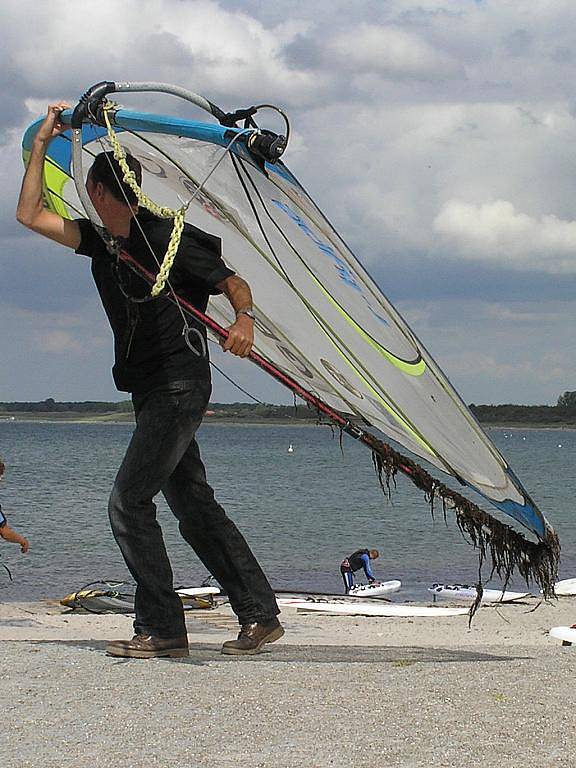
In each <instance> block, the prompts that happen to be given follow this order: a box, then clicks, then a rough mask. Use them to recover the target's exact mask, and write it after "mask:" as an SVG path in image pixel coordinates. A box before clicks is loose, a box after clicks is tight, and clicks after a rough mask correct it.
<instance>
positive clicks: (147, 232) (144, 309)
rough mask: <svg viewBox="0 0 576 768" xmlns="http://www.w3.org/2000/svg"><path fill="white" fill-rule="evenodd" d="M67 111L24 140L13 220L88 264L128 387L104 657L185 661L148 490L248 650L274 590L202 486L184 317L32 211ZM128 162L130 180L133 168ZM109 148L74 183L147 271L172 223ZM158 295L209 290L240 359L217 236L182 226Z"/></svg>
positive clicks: (200, 298)
mask: <svg viewBox="0 0 576 768" xmlns="http://www.w3.org/2000/svg"><path fill="white" fill-rule="evenodd" d="M67 106H68V105H66V104H64V103H59V104H53V105H51V106H50V107H49V108H48V114H47V117H46V119H45V120H44V122H43V123H42V125H41V126H40V128H39V129H38V132H37V134H36V137H35V139H34V143H33V148H32V153H31V156H30V160H29V164H28V168H27V170H26V173H25V176H24V181H23V184H22V191H21V193H20V200H19V203H18V210H17V218H18V220H19V221H20V222H21V223H22V224H24V225H25V226H27V227H28V228H30V229H32V230H34V231H35V232H38V233H39V234H41V235H44V236H45V237H48V238H50V239H51V240H55V241H56V242H58V243H61V244H62V245H65V246H67V247H69V248H73V249H74V250H75V251H76V253H79V254H82V255H86V256H89V257H90V258H91V260H92V276H93V278H94V281H95V283H96V287H97V289H98V292H99V294H100V297H101V300H102V303H103V305H104V309H105V311H106V314H107V316H108V319H109V321H110V324H111V326H112V330H113V332H114V341H115V365H114V368H113V375H114V380H115V383H116V386H117V388H118V389H119V390H120V391H127V392H130V393H131V395H132V401H133V404H134V411H135V415H136V428H135V431H134V433H133V435H132V439H131V442H130V445H129V446H128V449H127V452H126V455H125V457H124V460H123V462H122V465H121V467H120V470H119V472H118V475H117V477H116V481H115V483H114V487H113V489H112V493H111V496H110V502H109V515H110V521H111V526H112V531H113V533H114V536H115V538H116V541H117V543H118V545H119V546H120V549H121V551H122V554H123V556H124V559H125V561H126V564H127V566H128V568H129V570H130V572H131V573H132V576H133V577H134V579H135V580H136V582H137V589H136V596H135V613H136V618H135V622H134V630H135V636H134V637H133V638H132V640H118V641H113V642H111V643H109V644H108V646H107V649H106V650H107V652H108V654H110V655H112V656H130V657H137V658H151V657H155V656H185V655H188V639H187V636H186V627H185V623H184V613H183V608H182V603H181V600H180V598H179V597H178V596H177V595H176V593H175V592H174V590H173V583H172V581H173V577H172V569H171V566H170V562H169V560H168V556H167V553H166V549H165V546H164V541H163V537H162V531H161V529H160V526H159V525H158V523H157V521H156V506H155V504H154V502H153V498H154V496H155V495H156V494H158V493H159V492H160V491H162V493H163V494H164V496H165V498H166V500H167V501H168V504H169V506H170V508H171V510H172V512H173V513H174V515H175V516H176V518H177V519H178V521H179V528H180V533H181V534H182V536H183V538H184V539H185V540H186V541H187V542H188V543H189V544H190V545H191V546H192V547H193V549H194V550H195V552H196V554H197V555H198V557H199V558H200V560H201V561H202V562H203V564H204V565H205V566H206V568H208V570H209V571H210V572H211V573H212V574H213V575H214V576H215V577H216V579H217V580H218V581H219V582H220V584H221V585H222V587H223V588H224V589H225V590H226V592H227V593H228V596H229V598H230V604H231V606H232V608H233V610H234V611H235V612H236V614H237V616H238V620H239V623H240V625H241V628H240V633H239V635H238V639H237V640H230V641H227V642H226V643H224V645H223V647H222V652H223V653H228V654H252V653H258V652H259V651H260V650H261V649H262V648H263V646H264V645H265V644H266V643H272V642H274V641H275V640H278V639H279V638H280V637H281V636H282V635H283V634H284V630H283V628H282V626H281V625H280V623H279V621H278V619H277V614H278V613H279V610H278V606H277V604H276V600H275V597H274V593H273V592H272V589H271V587H270V585H269V583H268V581H267V579H266V577H265V575H264V573H263V572H262V570H261V568H260V566H259V564H258V562H257V561H256V559H255V557H254V555H253V554H252V552H251V550H250V548H249V547H248V544H247V543H246V541H245V539H244V538H243V536H242V534H241V533H240V532H239V530H238V529H237V528H236V526H235V524H234V523H233V522H232V521H231V520H230V519H229V518H228V517H227V516H226V513H225V512H224V510H223V509H222V507H221V506H220V505H219V504H218V502H217V501H216V500H215V498H214V492H213V490H212V488H211V487H210V485H209V484H208V482H207V480H206V473H205V469H204V465H203V463H202V460H201V458H200V452H199V448H198V445H197V443H196V439H195V434H196V431H197V429H198V427H199V426H200V423H201V421H202V417H203V415H204V411H205V409H206V406H207V404H208V400H209V397H210V393H211V381H210V367H209V361H208V355H207V345H206V331H205V329H204V328H203V326H201V325H200V324H199V323H198V324H197V323H195V322H194V321H192V320H190V321H189V324H190V327H189V328H188V329H187V333H186V334H183V319H182V316H181V314H180V311H179V309H178V307H177V306H175V305H174V304H173V303H172V302H171V301H170V300H169V299H168V298H167V297H166V296H165V295H163V294H161V295H160V296H159V297H158V298H156V299H153V300H151V299H150V294H149V289H148V287H147V284H146V283H144V281H143V280H142V279H141V278H140V277H139V276H137V275H135V274H134V273H133V272H132V271H131V270H130V268H129V267H127V266H126V265H125V264H124V263H123V262H121V261H120V260H118V259H116V258H115V257H113V256H111V255H110V254H109V253H108V251H107V249H106V247H105V245H104V242H103V240H102V239H101V237H100V236H99V235H98V233H97V232H96V230H95V229H94V228H93V226H92V224H91V222H90V221H89V220H87V219H79V220H76V221H70V220H68V219H64V218H62V217H60V216H59V215H58V214H56V213H53V212H51V211H49V210H47V209H45V208H44V207H43V202H42V174H43V166H44V160H45V156H46V150H47V147H48V144H49V142H50V140H51V139H52V138H53V137H55V136H58V135H59V134H60V133H62V132H63V131H64V130H65V129H66V128H65V126H63V125H62V123H61V122H60V119H59V116H60V113H61V111H62V110H63V109H65V108H66V107H67ZM127 162H128V163H129V165H130V168H131V170H132V171H133V173H134V175H135V176H136V179H137V181H138V183H140V179H141V168H140V164H139V163H138V161H137V160H136V159H135V158H133V157H129V158H128V159H127ZM121 178H122V172H121V170H120V167H119V164H118V163H117V162H116V161H115V160H114V159H113V157H111V153H106V154H101V155H99V156H98V157H96V159H95V161H94V164H93V166H92V168H91V169H90V172H89V174H88V179H87V182H86V187H87V191H88V194H89V196H90V199H91V201H92V204H93V205H94V208H95V209H96V212H97V213H98V215H99V216H100V218H101V220H102V222H103V224H104V226H105V228H106V230H107V231H108V233H109V234H110V235H111V236H112V237H113V238H115V239H116V240H117V241H118V242H122V243H123V244H124V246H125V247H126V249H127V251H128V252H129V253H130V255H131V256H132V257H133V258H134V259H135V260H136V261H137V262H138V263H140V264H141V265H142V266H143V267H145V268H146V269H148V270H149V271H153V272H157V271H158V266H157V263H158V258H159V259H162V257H163V255H164V253H165V252H166V247H167V243H168V240H169V238H170V231H171V224H170V223H169V222H167V221H166V220H161V219H158V218H156V217H155V216H153V215H151V214H148V213H147V212H145V211H142V210H141V209H139V208H138V205H137V199H136V196H135V195H134V192H133V191H132V190H131V189H130V187H129V186H128V185H126V184H125V183H124V182H122V181H120V179H121ZM170 280H171V283H170V284H171V287H173V288H174V290H175V291H176V292H178V293H180V294H182V295H183V296H185V297H186V299H187V300H188V301H189V302H190V303H192V304H193V305H194V306H195V307H197V308H198V309H199V310H201V311H204V310H205V309H206V305H207V303H208V299H209V296H210V294H217V293H221V292H223V293H224V294H225V295H226V297H227V299H228V300H229V301H230V304H231V305H232V307H233V309H234V310H235V313H236V321H235V322H234V323H233V324H232V325H231V326H230V328H229V329H228V338H227V340H226V342H225V343H224V345H223V347H224V350H225V351H230V352H232V354H235V355H238V356H240V357H246V356H247V355H248V354H249V353H250V350H251V348H252V344H253V339H254V327H253V322H254V319H253V315H252V311H251V310H252V296H251V292H250V288H249V286H248V284H247V283H246V282H245V281H244V280H243V279H242V278H240V277H239V276H238V275H236V274H234V272H232V270H230V269H228V267H227V266H226V265H225V264H224V262H223V261H222V258H221V255H220V241H219V240H218V239H217V238H215V237H213V236H211V235H208V234H207V233H205V232H202V231H201V230H199V229H196V228H195V227H192V226H189V225H186V226H185V229H184V233H183V235H182V239H181V242H180V246H179V248H178V252H177V255H176V259H175V262H174V267H173V270H172V272H171V276H170Z"/></svg>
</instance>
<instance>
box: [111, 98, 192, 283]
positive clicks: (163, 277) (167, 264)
mask: <svg viewBox="0 0 576 768" xmlns="http://www.w3.org/2000/svg"><path fill="white" fill-rule="evenodd" d="M114 106H115V105H114V104H113V103H112V102H107V103H106V105H105V106H104V110H103V111H104V122H105V123H106V130H107V131H108V139H109V140H110V144H111V145H112V149H113V151H114V159H115V160H116V161H117V162H118V165H119V166H120V168H121V170H122V173H123V174H124V175H123V177H122V181H124V183H126V184H127V185H128V186H129V187H130V189H131V190H132V192H134V194H135V195H136V198H137V199H138V203H139V204H140V205H141V206H142V207H143V208H146V209H147V210H149V211H150V212H151V213H153V214H154V215H155V216H159V217H160V218H162V219H174V226H173V227H172V234H171V235H170V240H169V241H168V248H167V249H166V254H165V255H164V258H163V259H162V264H161V266H160V271H159V272H158V274H157V275H156V282H155V283H154V285H153V286H152V290H151V291H150V293H151V294H152V296H158V294H159V293H160V292H161V291H162V290H163V288H164V286H165V285H166V281H167V280H168V276H169V274H170V270H171V269H172V265H173V264H174V259H175V258H176V253H177V251H178V246H179V245H180V239H181V237H182V230H183V229H184V216H185V215H186V208H187V206H185V205H183V206H182V208H178V209H176V210H173V209H172V208H166V207H165V206H162V205H156V203H155V202H154V201H153V200H151V199H150V198H149V197H148V196H147V195H145V194H144V192H143V191H142V190H141V189H140V187H139V186H138V182H137V181H136V176H135V174H134V171H132V170H131V169H130V167H129V166H128V163H127V162H126V153H125V152H124V149H123V147H122V145H121V144H120V142H119V141H118V138H117V137H116V132H115V131H114V129H113V128H112V125H111V124H110V118H109V117H108V111H109V110H110V109H112V108H113V107H114Z"/></svg>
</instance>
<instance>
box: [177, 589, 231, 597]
mask: <svg viewBox="0 0 576 768" xmlns="http://www.w3.org/2000/svg"><path fill="white" fill-rule="evenodd" d="M176 594H177V595H180V597H209V596H210V595H219V594H220V590H219V589H218V587H181V588H178V589H177V590H176Z"/></svg>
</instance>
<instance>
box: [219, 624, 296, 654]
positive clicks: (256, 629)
mask: <svg viewBox="0 0 576 768" xmlns="http://www.w3.org/2000/svg"><path fill="white" fill-rule="evenodd" d="M283 634H284V628H283V627H282V624H280V622H279V621H278V619H276V618H274V619H272V621H267V622H266V623H265V624H259V623H257V622H254V623H253V624H242V626H241V627H240V632H239V634H238V639H237V640H227V641H226V642H225V643H224V644H223V646H222V653H230V654H235V655H236V656H241V655H243V654H254V653H260V651H261V650H262V648H263V647H264V646H265V645H266V643H274V642H276V640H280V638H281V637H282V635H283Z"/></svg>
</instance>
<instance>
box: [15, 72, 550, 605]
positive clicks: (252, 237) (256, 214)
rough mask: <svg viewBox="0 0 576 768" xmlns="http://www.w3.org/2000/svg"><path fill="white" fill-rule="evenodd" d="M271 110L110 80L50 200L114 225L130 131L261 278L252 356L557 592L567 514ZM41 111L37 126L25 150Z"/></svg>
mask: <svg viewBox="0 0 576 768" xmlns="http://www.w3.org/2000/svg"><path fill="white" fill-rule="evenodd" d="M132 92H134V93H139V92H159V93H165V94H170V95H172V96H176V97H179V98H183V99H185V100H187V101H189V102H192V103H194V104H195V105H196V106H198V107H200V108H202V109H204V110H205V111H207V112H208V113H210V114H211V115H212V117H213V118H216V119H217V120H218V121H219V122H218V123H207V122H205V121H197V120H190V119H187V118H183V117H179V116H177V115H174V114H172V115H160V114H151V113H145V112H136V111H132V110H128V109H125V108H124V107H121V106H119V105H117V104H113V103H110V102H109V101H108V97H109V95H110V94H112V93H132ZM104 110H106V118H107V121H108V122H109V123H110V125H111V128H110V129H107V128H106V126H105V120H104V118H103V111H104ZM257 110H258V108H257V107H252V108H250V109H247V110H239V111H238V112H235V113H224V112H223V111H222V110H221V109H220V108H219V107H217V106H215V105H214V104H212V103H211V102H209V101H207V100H206V99H204V98H203V97H201V96H198V95H196V94H193V93H191V92H189V91H186V90H184V89H182V88H179V87H177V86H170V85H166V84H159V83H113V82H103V83H99V84H97V85H96V86H93V87H92V88H91V89H89V90H88V91H87V92H86V93H85V94H84V96H83V97H82V98H81V100H80V101H79V103H78V105H77V107H76V109H75V110H74V112H71V111H69V112H65V113H63V115H62V120H63V121H64V122H69V123H70V125H71V129H70V132H66V133H64V134H62V135H61V136H59V137H57V138H56V139H55V140H53V141H52V143H51V144H50V147H49V150H48V154H47V159H46V164H45V171H44V180H45V201H46V205H47V206H48V207H50V208H51V209H52V210H54V211H55V212H57V213H59V214H60V215H62V216H65V217H68V218H72V219H73V218H78V217H81V216H85V215H88V216H89V218H91V219H92V221H93V222H94V223H95V224H96V225H98V226H101V222H99V220H98V217H97V214H96V212H95V211H94V209H93V208H92V206H91V203H90V201H89V199H88V197H87V195H86V193H85V187H84V182H85V175H86V172H87V169H88V167H89V165H90V164H91V162H92V160H93V158H94V156H95V155H97V154H99V153H100V152H102V151H108V150H110V149H111V148H113V146H114V144H115V143H116V142H119V143H120V145H121V147H122V151H125V152H129V153H131V154H132V155H134V156H135V157H136V158H137V159H138V160H139V161H140V163H141V165H142V169H143V181H142V189H143V191H144V192H145V194H146V195H147V196H148V198H150V199H152V200H154V201H155V203H156V204H158V205H161V206H164V207H166V208H169V209H173V210H174V211H176V210H178V209H180V210H183V212H184V218H185V219H186V220H187V221H189V222H190V223H193V224H194V225H195V226H197V227H199V228H201V229H203V230H205V231H207V232H209V233H211V234H213V235H216V236H218V237H220V238H221V239H222V243H223V254H224V258H225V260H226V261H227V263H228V264H229V265H230V267H231V268H232V269H234V270H235V271H237V272H238V274H240V275H241V276H242V277H243V278H245V279H246V280H247V281H248V283H249V284H250V286H251V287H252V289H253V293H254V297H255V312H256V337H255V345H254V352H253V353H252V355H251V359H252V361H253V362H256V363H257V364H258V365H259V366H260V367H261V368H263V369H264V370H265V371H266V372H267V373H268V374H270V375H272V376H274V377H275V378H276V379H277V380H278V381H280V382H281V383H283V384H284V385H285V386H287V387H289V388H290V389H291V390H292V391H293V392H295V393H296V394H297V395H298V396H300V397H301V398H302V399H304V400H305V401H306V402H308V403H309V404H311V405H312V406H313V407H315V408H317V409H318V411H319V412H320V413H322V414H324V415H326V416H328V417H329V418H330V419H331V420H332V421H333V422H334V423H335V424H337V425H338V426H339V427H340V428H341V429H343V431H345V432H346V433H348V434H349V435H351V436H352V437H354V438H356V439H358V440H360V441H361V442H362V443H364V444H365V445H367V446H368V447H369V448H370V449H371V450H372V453H373V458H374V461H375V463H376V466H377V469H378V472H379V475H380V480H381V482H382V484H383V485H384V486H385V487H389V484H390V480H391V479H393V478H394V477H395V475H396V473H398V472H400V473H402V474H404V475H406V476H407V477H408V478H410V480H411V481H412V482H413V483H415V484H416V485H417V486H418V487H419V488H421V489H422V490H423V491H424V493H425V494H426V496H427V497H428V500H429V501H430V502H431V503H432V504H433V503H434V501H435V500H436V499H440V500H441V503H442V504H443V505H444V509H446V508H450V509H452V510H453V511H454V513H455V514H456V518H457V522H458V525H459V526H460V528H461V530H462V531H463V533H464V534H465V535H466V536H467V537H468V538H469V539H470V540H471V541H472V543H474V544H475V545H476V546H477V547H479V550H480V558H481V561H482V562H484V561H485V560H486V559H487V560H488V562H489V564H490V566H491V568H492V570H493V571H496V572H497V573H498V574H499V575H500V576H502V577H503V578H504V579H505V581H507V580H508V578H509V576H510V575H511V573H512V571H513V570H515V569H518V570H519V572H520V573H521V575H523V576H524V577H525V579H526V580H527V581H528V580H530V579H534V580H535V581H536V582H537V583H538V584H539V585H540V586H541V588H542V589H543V591H544V593H545V594H546V595H549V594H553V584H554V581H555V580H556V572H557V566H558V559H559V543H558V538H557V536H556V534H555V532H554V530H553V528H552V526H551V525H550V524H549V523H548V521H547V520H546V518H545V517H544V515H543V514H542V512H541V511H540V510H539V509H538V507H537V505H536V504H535V503H534V501H533V500H532V499H531V498H530V496H529V494H528V492H527V491H526V490H525V488H524V487H523V486H522V484H521V482H520V481H519V480H518V478H517V477H516V476H515V474H514V473H513V471H512V469H511V468H510V466H509V465H508V463H507V461H506V460H505V458H504V457H503V456H502V454H501V453H500V452H499V450H498V449H497V448H496V446H495V445H494V444H493V443H492V441H491V440H490V438H489V437H488V435H487V434H486V433H485V432H484V431H483V430H482V428H481V427H480V425H479V424H478V423H477V421H476V419H475V418H474V416H473V415H472V413H471V412H470V411H469V409H468V408H467V407H466V405H465V404H464V402H463V401H462V399H461V398H460V397H459V395H458V394H457V393H456V391H455V390H454V388H453V387H452V385H451V384H450V382H449V381H448V379H447V378H446V376H445V375H444V374H443V373H442V371H441V370H440V368H439V367H438V365H437V364H436V363H435V362H434V360H433V359H432V357H431V355H430V354H429V353H428V352H427V351H426V350H425V349H424V347H423V345H422V344H421V343H420V342H419V340H418V339H417V338H416V336H415V335H414V333H413V332H412V331H411V329H410V328H409V327H408V325H407V324H406V322H405V321H404V320H403V318H402V317H401V316H400V315H399V313H398V312H397V311H396V310H395V308H394V307H393V306H392V304H391V303H390V302H389V301H388V300H387V299H386V297H385V296H384V295H383V294H382V292H381V291H380V289H379V287H378V286H377V284H376V283H375V281H374V280H373V279H372V278H371V276H370V275H369V273H368V272H367V271H366V269H365V268H364V267H363V266H362V264H361V262H360V261H359V260H358V259H357V258H356V257H355V256H354V254H353V253H352V252H351V250H350V249H349V247H348V246H347V245H346V243H345V242H344V240H343V239H342V238H341V237H340V235H339V234H338V233H337V232H336V230H335V229H334V227H333V226H332V225H331V224H330V222H329V221H328V220H327V218H326V217H325V216H324V215H323V214H322V212H321V211H320V209H319V208H318V206H317V205H316V204H315V203H314V201H313V200H312V199H311V197H310V196H309V195H308V194H307V192H306V191H305V189H304V188H303V186H302V185H301V184H300V183H299V181H298V180H297V179H296V178H295V176H294V175H293V174H292V173H291V172H290V170H289V169H288V167H287V166H286V165H285V164H284V163H283V162H282V161H281V160H280V159H279V158H280V155H281V154H282V151H283V149H284V147H285V144H286V137H283V136H279V135H276V134H272V133H271V132H263V131H260V130H259V129H258V127H257V126H256V124H255V122H254V115H255V113H256V112H257ZM242 121H244V126H243V127H242V126H238V125H237V123H239V122H242ZM39 122H40V121H38V122H36V123H34V124H33V125H32V126H30V128H29V129H28V131H27V132H26V134H25V136H24V140H23V153H24V160H25V161H26V159H27V156H28V154H29V152H30V149H31V145H32V141H33V138H34V135H35V133H36V130H37V128H38V125H39ZM99 231H101V233H102V235H103V236H104V237H105V238H106V237H107V234H106V233H105V231H103V230H102V229H100V230H99ZM108 241H109V245H110V248H111V250H112V251H113V252H114V256H115V258H121V259H123V260H125V261H127V262H129V263H131V265H132V267H133V269H134V270H136V271H138V272H139V273H140V274H141V276H142V277H143V278H144V279H145V280H147V281H148V282H149V283H150V284H151V285H152V284H153V283H154V282H155V280H156V275H154V274H147V273H145V271H144V270H142V268H141V266H140V265H139V264H138V263H137V262H136V261H135V260H134V258H133V257H132V255H131V254H128V253H126V252H125V251H123V250H122V248H121V246H120V245H119V244H117V243H116V244H115V243H113V242H111V241H110V238H108ZM165 295H167V296H168V297H169V298H171V300H173V301H175V302H177V303H178V304H179V305H180V306H181V307H182V308H183V310H184V311H185V312H189V313H191V314H194V315H195V316H196V317H199V316H200V315H201V313H198V312H197V310H195V309H194V308H193V307H191V306H190V305H187V303H186V302H185V301H183V300H182V299H181V297H178V296H175V295H174V294H172V293H171V291H170V290H169V287H168V288H167V291H166V293H165ZM200 319H201V320H202V322H204V323H205V324H206V325H207V326H208V327H209V328H210V329H211V330H212V332H213V333H214V334H216V335H219V336H223V335H225V334H226V331H225V330H224V329H225V328H226V327H227V326H229V325H230V324H231V323H232V322H233V321H234V314H233V310H232V308H231V306H230V305H229V303H228V301H227V300H226V299H225V298H222V297H213V298H212V299H211V302H210V308H209V313H208V316H204V315H201V316H200ZM365 425H368V426H370V425H371V426H372V427H375V428H377V429H379V430H380V431H381V432H382V433H383V434H384V435H386V436H388V437H389V438H392V439H393V440H394V441H396V442H397V443H399V444H400V445H401V446H404V447H405V448H407V449H408V450H409V451H410V452H411V453H412V454H413V455H414V456H415V457H418V458H421V459H425V460H426V461H427V462H428V463H429V464H431V465H433V467H435V468H437V469H439V470H442V472H444V473H447V474H448V475H451V476H452V477H453V478H455V479H456V480H457V482H458V483H459V484H460V485H461V486H463V487H467V488H470V489H472V490H474V491H475V492H477V493H478V494H480V495H481V496H482V497H483V498H484V499H485V500H486V501H488V502H490V503H491V504H492V505H493V506H494V507H496V508H497V509H498V510H500V512H502V513H503V514H504V515H507V516H509V517H511V518H513V519H514V521H515V522H516V523H518V524H519V525H520V526H523V527H524V528H525V529H527V531H529V533H530V534H532V536H531V537H530V538H527V537H526V536H524V535H523V534H522V533H520V532H519V531H518V530H516V529H515V528H513V527H511V526H509V525H507V524H505V523H504V522H502V521H501V520H499V519H497V518H496V517H494V516H493V515H490V514H488V513H487V512H485V511H482V510H481V509H480V508H479V507H478V506H477V505H476V504H475V503H474V502H473V501H472V500H471V499H470V498H468V497H467V496H464V495H462V494H460V493H459V492H457V491H455V490H454V489H452V488H450V487H448V486H446V485H445V484H444V483H442V482H441V481H439V480H437V479H436V478H434V477H433V476H432V475H431V474H430V473H429V472H428V471H427V470H426V469H424V468H423V467H422V466H421V465H420V464H419V463H417V461H416V460H415V459H413V458H410V457H408V456H404V455H402V454H401V453H400V452H399V451H398V450H396V449H394V448H392V446H390V445H388V444H387V443H385V442H384V441H383V440H382V439H381V438H380V437H377V436H375V435H373V434H372V433H370V432H368V431H367V430H366V429H365Z"/></svg>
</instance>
